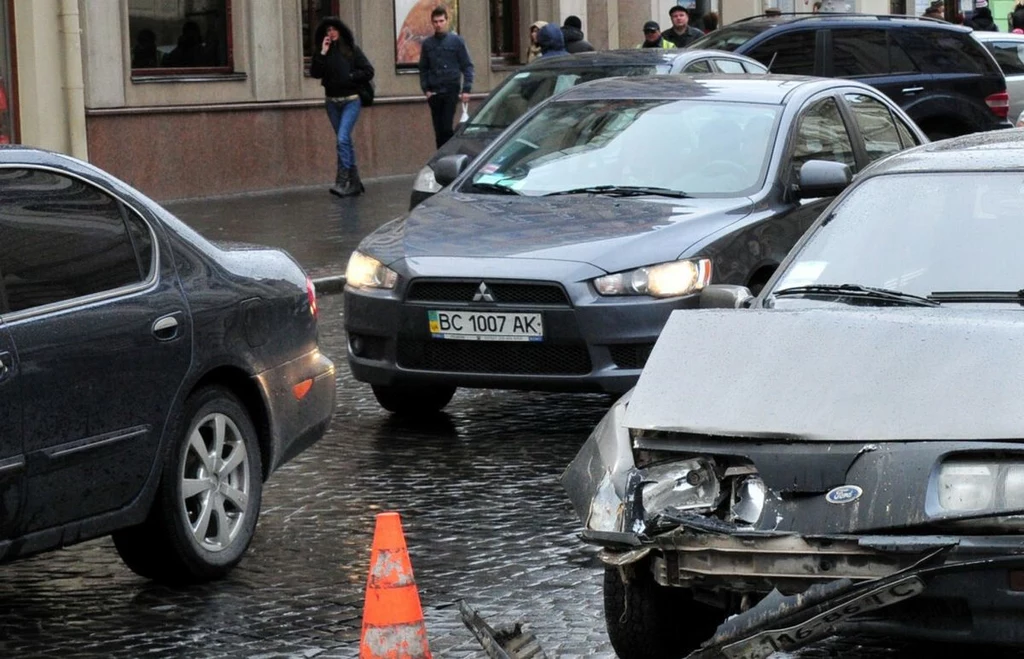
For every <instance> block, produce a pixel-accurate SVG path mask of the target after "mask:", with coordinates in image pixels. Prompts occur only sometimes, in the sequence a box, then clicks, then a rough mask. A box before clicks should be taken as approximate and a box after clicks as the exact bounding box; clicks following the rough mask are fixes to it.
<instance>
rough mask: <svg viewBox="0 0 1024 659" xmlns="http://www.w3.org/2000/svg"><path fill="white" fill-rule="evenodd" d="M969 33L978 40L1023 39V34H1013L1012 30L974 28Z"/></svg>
mask: <svg viewBox="0 0 1024 659" xmlns="http://www.w3.org/2000/svg"><path fill="white" fill-rule="evenodd" d="M971 34H972V35H973V36H974V38H976V39H978V40H979V41H1024V34H1014V33H1013V32H987V31H985V30H974V31H973V32H972V33H971Z"/></svg>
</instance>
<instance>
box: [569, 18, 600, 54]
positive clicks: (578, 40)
mask: <svg viewBox="0 0 1024 659" xmlns="http://www.w3.org/2000/svg"><path fill="white" fill-rule="evenodd" d="M562 36H563V37H564V38H565V49H566V50H567V51H569V52H570V53H586V52H588V51H591V50H594V47H593V46H591V45H590V42H588V41H587V40H586V39H584V38H583V21H581V20H580V17H579V16H567V17H566V19H565V22H564V23H562Z"/></svg>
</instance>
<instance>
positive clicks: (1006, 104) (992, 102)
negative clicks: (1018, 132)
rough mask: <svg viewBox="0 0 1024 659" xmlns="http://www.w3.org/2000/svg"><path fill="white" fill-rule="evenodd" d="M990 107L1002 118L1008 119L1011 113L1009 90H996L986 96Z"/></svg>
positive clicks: (986, 101)
mask: <svg viewBox="0 0 1024 659" xmlns="http://www.w3.org/2000/svg"><path fill="white" fill-rule="evenodd" d="M985 103H986V104H987V105H988V109H989V110H992V112H993V113H995V115H996V116H997V117H999V118H1000V119H1006V115H1008V114H1010V95H1009V94H1008V93H1007V92H996V93H995V94H991V95H990V96H988V97H986V98H985Z"/></svg>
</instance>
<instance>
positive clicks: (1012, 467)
mask: <svg viewBox="0 0 1024 659" xmlns="http://www.w3.org/2000/svg"><path fill="white" fill-rule="evenodd" d="M937 485H938V495H939V497H938V498H939V505H940V506H941V507H942V508H943V509H944V510H948V511H951V512H981V511H986V510H992V511H993V512H995V511H999V510H1014V509H1022V508H1024V463H1019V462H1017V463H1014V462H997V461H994V460H993V461H979V460H963V459H960V460H949V461H947V462H944V463H942V466H940V467H939V473H938V479H937Z"/></svg>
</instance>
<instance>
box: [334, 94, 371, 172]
mask: <svg viewBox="0 0 1024 659" xmlns="http://www.w3.org/2000/svg"><path fill="white" fill-rule="evenodd" d="M362 107H363V105H362V103H360V102H359V99H358V98H357V99H355V100H352V101H345V102H342V103H336V102H334V101H327V116H328V117H330V119H331V127H332V128H334V134H335V135H337V136H338V169H351V168H353V167H355V166H356V151H355V149H354V148H353V147H352V129H353V128H354V127H355V125H356V119H358V118H359V111H360V110H361V109H362Z"/></svg>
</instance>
